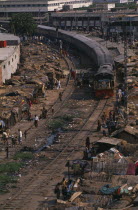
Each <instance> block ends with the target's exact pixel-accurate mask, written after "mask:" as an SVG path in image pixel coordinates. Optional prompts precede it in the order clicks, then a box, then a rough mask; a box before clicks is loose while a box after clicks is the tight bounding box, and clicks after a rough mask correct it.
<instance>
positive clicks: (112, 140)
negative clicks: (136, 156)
mask: <svg viewBox="0 0 138 210" xmlns="http://www.w3.org/2000/svg"><path fill="white" fill-rule="evenodd" d="M121 141H122V139H116V138H109V137H103V138H101V139H100V140H98V141H97V143H103V144H112V145H117V144H119V143H121Z"/></svg>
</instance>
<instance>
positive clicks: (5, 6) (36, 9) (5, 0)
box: [0, 0, 92, 22]
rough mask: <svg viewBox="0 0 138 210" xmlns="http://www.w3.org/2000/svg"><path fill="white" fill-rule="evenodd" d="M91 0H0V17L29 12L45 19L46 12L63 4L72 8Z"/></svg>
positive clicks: (4, 17)
mask: <svg viewBox="0 0 138 210" xmlns="http://www.w3.org/2000/svg"><path fill="white" fill-rule="evenodd" d="M91 4H92V1H91V0H56V1H48V0H24V1H22V0H2V1H0V18H1V19H4V20H5V19H6V20H9V19H10V17H11V16H12V15H13V14H14V13H19V12H20V13H21V12H30V13H32V15H33V17H34V18H35V19H36V20H39V21H40V22H41V20H43V19H45V17H46V13H47V12H49V11H50V12H51V11H55V10H57V11H59V10H62V9H63V6H65V5H70V6H72V8H79V7H84V6H85V7H88V6H89V5H91Z"/></svg>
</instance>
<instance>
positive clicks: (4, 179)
mask: <svg viewBox="0 0 138 210" xmlns="http://www.w3.org/2000/svg"><path fill="white" fill-rule="evenodd" d="M16 182H17V177H13V176H9V175H7V174H2V175H0V194H3V193H8V192H9V190H8V189H7V184H11V183H16Z"/></svg>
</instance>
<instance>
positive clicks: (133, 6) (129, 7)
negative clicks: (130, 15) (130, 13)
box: [115, 2, 137, 9]
mask: <svg viewBox="0 0 138 210" xmlns="http://www.w3.org/2000/svg"><path fill="white" fill-rule="evenodd" d="M115 6H116V7H125V8H128V9H136V8H137V5H136V3H135V2H130V3H128V4H127V3H124V4H122V3H116V4H115Z"/></svg>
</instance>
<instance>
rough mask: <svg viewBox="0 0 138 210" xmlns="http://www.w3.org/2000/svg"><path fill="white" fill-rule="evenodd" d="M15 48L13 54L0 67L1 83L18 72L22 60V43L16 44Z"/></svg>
mask: <svg viewBox="0 0 138 210" xmlns="http://www.w3.org/2000/svg"><path fill="white" fill-rule="evenodd" d="M14 48H15V49H14V52H13V54H12V55H11V56H9V57H8V58H7V59H6V60H5V61H3V62H2V63H1V64H0V68H1V69H2V81H0V83H1V84H2V83H5V81H6V80H7V79H10V78H11V75H12V74H13V73H15V72H16V70H17V67H18V64H19V62H20V45H18V46H15V47H14Z"/></svg>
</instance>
